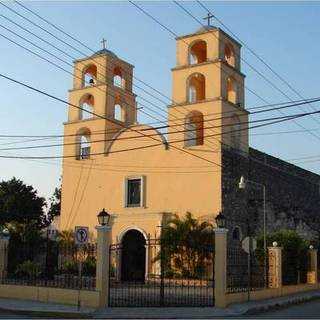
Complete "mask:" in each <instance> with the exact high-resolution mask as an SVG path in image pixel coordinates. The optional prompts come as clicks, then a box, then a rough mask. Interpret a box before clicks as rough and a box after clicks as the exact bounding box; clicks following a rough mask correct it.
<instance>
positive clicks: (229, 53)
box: [224, 43, 235, 67]
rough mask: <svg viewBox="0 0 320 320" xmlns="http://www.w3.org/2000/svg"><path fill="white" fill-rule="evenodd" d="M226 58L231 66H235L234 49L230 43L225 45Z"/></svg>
mask: <svg viewBox="0 0 320 320" xmlns="http://www.w3.org/2000/svg"><path fill="white" fill-rule="evenodd" d="M224 59H225V60H226V62H227V63H228V64H230V66H233V67H235V56H234V49H233V46H232V45H231V44H230V43H227V44H226V45H225V47H224Z"/></svg>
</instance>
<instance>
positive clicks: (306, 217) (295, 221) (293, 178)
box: [222, 148, 320, 239]
mask: <svg viewBox="0 0 320 320" xmlns="http://www.w3.org/2000/svg"><path fill="white" fill-rule="evenodd" d="M222 163H223V169H222V171H223V172H222V188H223V202H222V204H223V211H224V214H225V215H226V216H227V219H228V223H229V229H230V230H232V229H233V228H234V226H236V225H238V226H240V227H241V231H242V235H245V234H246V233H247V229H248V222H247V221H250V223H249V226H250V228H251V229H252V230H253V232H254V233H256V234H258V233H261V231H262V228H263V188H262V186H259V185H255V184H253V183H247V185H246V189H245V190H239V186H238V183H239V180H240V177H241V175H243V176H244V177H245V178H246V179H249V180H251V181H254V182H256V183H258V184H264V185H265V186H266V212H267V231H268V232H272V231H275V230H279V229H294V230H296V231H298V232H299V233H300V234H301V235H302V236H304V237H305V238H307V239H311V238H314V237H315V236H316V235H317V232H315V230H313V229H314V226H317V224H314V225H312V224H310V223H309V222H311V221H312V220H317V219H319V217H318V215H319V210H320V193H319V183H320V176H319V175H317V174H314V173H312V172H309V171H307V170H304V169H302V168H299V167H297V166H295V165H292V164H289V163H287V162H285V161H283V160H280V159H278V158H275V157H273V156H270V155H268V154H266V153H263V152H261V151H258V150H255V149H252V148H250V149H249V155H248V154H243V153H239V152H236V151H234V150H231V149H227V148H224V149H223V151H222ZM246 204H247V206H246ZM306 221H308V225H307V224H306ZM310 226H311V227H312V229H311V228H310ZM315 229H316V228H315ZM319 229H320V220H319ZM319 232H320V231H319ZM231 235H232V232H230V236H231Z"/></svg>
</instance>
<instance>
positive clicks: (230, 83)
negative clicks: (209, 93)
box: [227, 77, 238, 104]
mask: <svg viewBox="0 0 320 320" xmlns="http://www.w3.org/2000/svg"><path fill="white" fill-rule="evenodd" d="M237 94H238V87H237V83H236V81H235V80H234V79H233V78H232V77H229V78H228V79H227V100H228V101H229V102H232V103H234V104H236V103H237V102H238V101H237V99H238V97H237Z"/></svg>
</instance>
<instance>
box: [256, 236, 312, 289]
mask: <svg viewBox="0 0 320 320" xmlns="http://www.w3.org/2000/svg"><path fill="white" fill-rule="evenodd" d="M273 242H277V243H278V246H279V247H282V248H283V251H282V276H283V284H295V283H299V282H300V281H302V282H304V281H305V280H306V279H305V278H306V272H307V268H308V247H309V242H308V241H306V240H305V239H303V238H302V237H301V236H300V235H299V234H298V233H297V232H296V231H293V230H280V231H277V232H274V233H272V234H269V235H268V236H267V247H271V246H272V243H273ZM263 251H264V250H263V236H260V237H259V238H258V241H257V256H258V258H259V260H260V261H263V259H264V252H263Z"/></svg>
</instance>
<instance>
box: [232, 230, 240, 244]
mask: <svg viewBox="0 0 320 320" xmlns="http://www.w3.org/2000/svg"><path fill="white" fill-rule="evenodd" d="M232 240H236V241H240V240H241V230H240V228H239V227H235V228H234V229H233V231H232Z"/></svg>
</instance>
